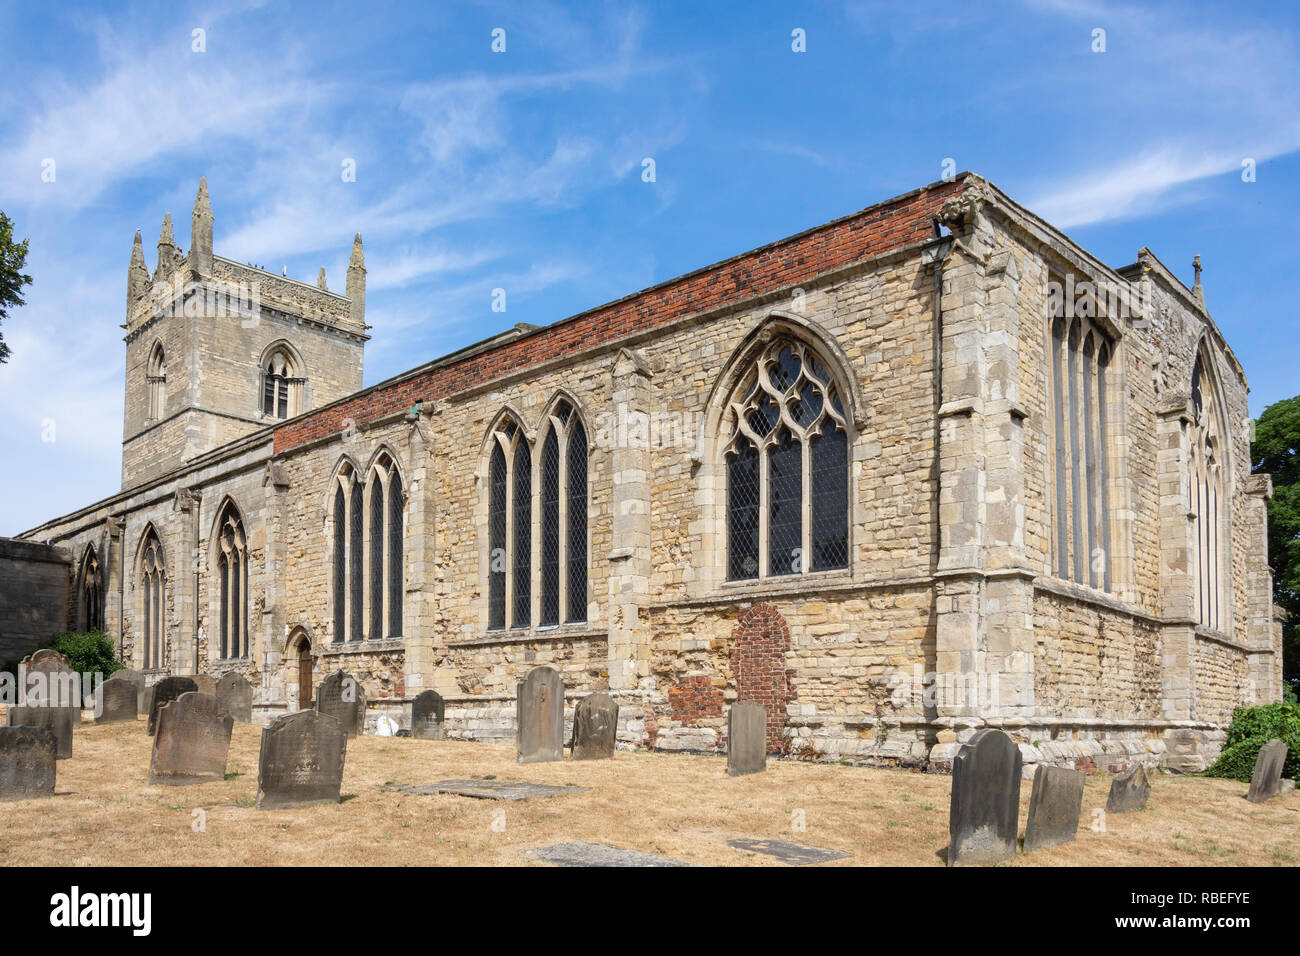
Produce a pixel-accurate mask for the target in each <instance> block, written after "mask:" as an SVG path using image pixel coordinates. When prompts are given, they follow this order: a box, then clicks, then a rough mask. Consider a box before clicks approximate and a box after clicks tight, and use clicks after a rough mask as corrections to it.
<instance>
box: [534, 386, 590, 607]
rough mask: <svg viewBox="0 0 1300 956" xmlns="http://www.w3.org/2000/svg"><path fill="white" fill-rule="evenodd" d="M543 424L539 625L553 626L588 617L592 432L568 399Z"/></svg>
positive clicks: (540, 476) (539, 477)
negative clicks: (589, 442)
mask: <svg viewBox="0 0 1300 956" xmlns="http://www.w3.org/2000/svg"><path fill="white" fill-rule="evenodd" d="M542 424H543V428H544V429H545V435H546V437H545V438H544V439H543V440H542V453H541V454H542V457H541V461H540V462H539V466H538V484H539V487H538V508H539V516H540V526H541V541H540V549H539V550H540V562H539V563H540V570H541V589H542V590H541V607H540V609H539V614H538V624H539V625H540V626H542V627H553V626H555V625H557V624H559V623H560V622H561V621H563V622H564V623H579V622H582V621H585V620H586V619H587V432H586V429H585V428H583V425H582V420H581V419H580V418H579V417H578V414H577V412H575V411H574V408H573V406H572V405H571V404H569V402H567V401H565V400H563V399H561V400H559V401H558V402H556V404H555V406H554V407H553V408H552V409H551V411H550V413H549V414H548V415H547V416H546V418H545V419H544V420H543V423H542Z"/></svg>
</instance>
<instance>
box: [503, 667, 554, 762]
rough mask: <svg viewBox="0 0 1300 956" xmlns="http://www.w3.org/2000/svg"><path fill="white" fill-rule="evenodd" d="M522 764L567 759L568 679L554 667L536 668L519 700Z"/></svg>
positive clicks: (518, 740)
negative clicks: (565, 727) (565, 683)
mask: <svg viewBox="0 0 1300 956" xmlns="http://www.w3.org/2000/svg"><path fill="white" fill-rule="evenodd" d="M515 726H516V729H515V735H516V749H517V750H518V753H519V756H518V761H519V763H544V762H546V761H549V760H562V759H564V682H563V681H561V680H560V674H559V672H558V671H556V670H555V669H554V668H552V667H534V668H533V669H532V670H531V671H529V672H528V676H527V677H525V678H524V679H523V681H522V682H521V683H520V684H519V696H518V700H517V701H516V703H515Z"/></svg>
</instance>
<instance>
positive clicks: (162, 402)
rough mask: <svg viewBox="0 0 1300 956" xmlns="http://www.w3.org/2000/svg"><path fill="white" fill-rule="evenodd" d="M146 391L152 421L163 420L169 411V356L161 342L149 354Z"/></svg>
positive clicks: (155, 344)
mask: <svg viewBox="0 0 1300 956" xmlns="http://www.w3.org/2000/svg"><path fill="white" fill-rule="evenodd" d="M145 391H146V402H147V404H148V406H149V418H150V420H157V419H159V418H162V417H163V414H164V412H166V410H167V356H166V354H165V353H164V352H163V347H162V343H161V342H155V343H154V346H153V348H152V349H151V350H150V352H149V365H148V369H147V371H146V372H145Z"/></svg>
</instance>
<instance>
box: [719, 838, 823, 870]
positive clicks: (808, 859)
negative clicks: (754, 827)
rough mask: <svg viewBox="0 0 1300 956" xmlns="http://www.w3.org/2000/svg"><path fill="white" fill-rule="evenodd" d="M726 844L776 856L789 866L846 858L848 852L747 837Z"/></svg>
mask: <svg viewBox="0 0 1300 956" xmlns="http://www.w3.org/2000/svg"><path fill="white" fill-rule="evenodd" d="M727 846H729V847H731V848H732V849H733V850H742V851H744V852H746V853H762V854H764V855H765V856H771V857H776V859H778V860H780V861H781V862H782V863H785V864H788V865H789V866H808V865H809V864H811V863H825V862H827V861H828V860H846V859H848V856H849V855H848V854H847V853H844V852H842V851H840V850H823V849H822V848H821V847H816V846H800V845H799V844H798V843H787V842H786V841H785V840H752V839H749V838H743V839H735V840H728V841H727Z"/></svg>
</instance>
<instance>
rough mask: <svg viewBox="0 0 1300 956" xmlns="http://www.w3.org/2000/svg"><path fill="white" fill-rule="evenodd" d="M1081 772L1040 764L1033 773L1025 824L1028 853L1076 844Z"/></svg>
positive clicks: (1082, 776) (1082, 777) (1081, 782)
mask: <svg viewBox="0 0 1300 956" xmlns="http://www.w3.org/2000/svg"><path fill="white" fill-rule="evenodd" d="M1086 778H1087V775H1086V774H1085V773H1084V772H1083V771H1082V770H1067V769H1066V768H1064V767H1049V766H1047V765H1046V764H1041V763H1040V764H1039V765H1038V769H1036V770H1035V771H1034V791H1033V793H1032V794H1031V795H1030V797H1029V820H1028V822H1027V823H1026V824H1025V852H1026V853H1033V852H1034V851H1035V850H1045V849H1047V848H1048V847H1049V846H1060V845H1061V844H1062V843H1073V842H1074V837H1075V834H1076V833H1078V831H1079V813H1080V811H1081V810H1082V809H1083V782H1084V780H1085V779H1086Z"/></svg>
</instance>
